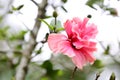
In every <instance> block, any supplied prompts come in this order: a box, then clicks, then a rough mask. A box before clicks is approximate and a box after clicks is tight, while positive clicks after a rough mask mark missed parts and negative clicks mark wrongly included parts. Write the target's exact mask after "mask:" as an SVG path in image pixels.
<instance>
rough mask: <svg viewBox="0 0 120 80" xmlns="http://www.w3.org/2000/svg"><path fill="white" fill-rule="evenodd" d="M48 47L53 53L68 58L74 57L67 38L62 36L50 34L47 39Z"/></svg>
mask: <svg viewBox="0 0 120 80" xmlns="http://www.w3.org/2000/svg"><path fill="white" fill-rule="evenodd" d="M48 45H49V47H50V49H51V50H52V51H53V52H54V53H60V52H61V53H63V54H64V55H67V56H69V57H73V56H75V52H74V49H73V48H72V46H71V43H70V42H69V41H68V40H67V37H66V36H65V35H62V34H50V35H49V37H48Z"/></svg>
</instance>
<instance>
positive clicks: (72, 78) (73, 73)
mask: <svg viewBox="0 0 120 80" xmlns="http://www.w3.org/2000/svg"><path fill="white" fill-rule="evenodd" d="M76 70H77V67H76V66H75V68H74V70H73V72H72V76H71V80H74V75H75V72H76Z"/></svg>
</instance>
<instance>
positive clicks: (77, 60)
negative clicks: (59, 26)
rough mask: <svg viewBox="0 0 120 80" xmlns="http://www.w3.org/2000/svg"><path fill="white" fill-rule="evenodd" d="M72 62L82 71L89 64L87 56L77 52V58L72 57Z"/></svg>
mask: <svg viewBox="0 0 120 80" xmlns="http://www.w3.org/2000/svg"><path fill="white" fill-rule="evenodd" d="M72 61H73V63H74V64H75V65H76V66H77V67H78V68H79V69H82V68H83V66H84V65H85V63H87V60H86V58H85V56H84V55H83V54H82V53H81V52H79V51H76V56H74V57H72Z"/></svg>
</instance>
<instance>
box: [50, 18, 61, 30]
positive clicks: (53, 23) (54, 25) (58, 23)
mask: <svg viewBox="0 0 120 80" xmlns="http://www.w3.org/2000/svg"><path fill="white" fill-rule="evenodd" d="M50 25H51V26H53V27H56V28H60V27H62V24H61V22H60V21H59V20H56V24H55V19H53V20H51V22H50Z"/></svg>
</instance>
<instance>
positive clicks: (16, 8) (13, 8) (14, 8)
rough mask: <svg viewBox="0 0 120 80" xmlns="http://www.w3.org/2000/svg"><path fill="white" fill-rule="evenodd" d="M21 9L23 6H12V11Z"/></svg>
mask: <svg viewBox="0 0 120 80" xmlns="http://www.w3.org/2000/svg"><path fill="white" fill-rule="evenodd" d="M23 7H24V5H20V6H18V7H14V6H12V10H13V11H17V10H20V9H22V8H23Z"/></svg>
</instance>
